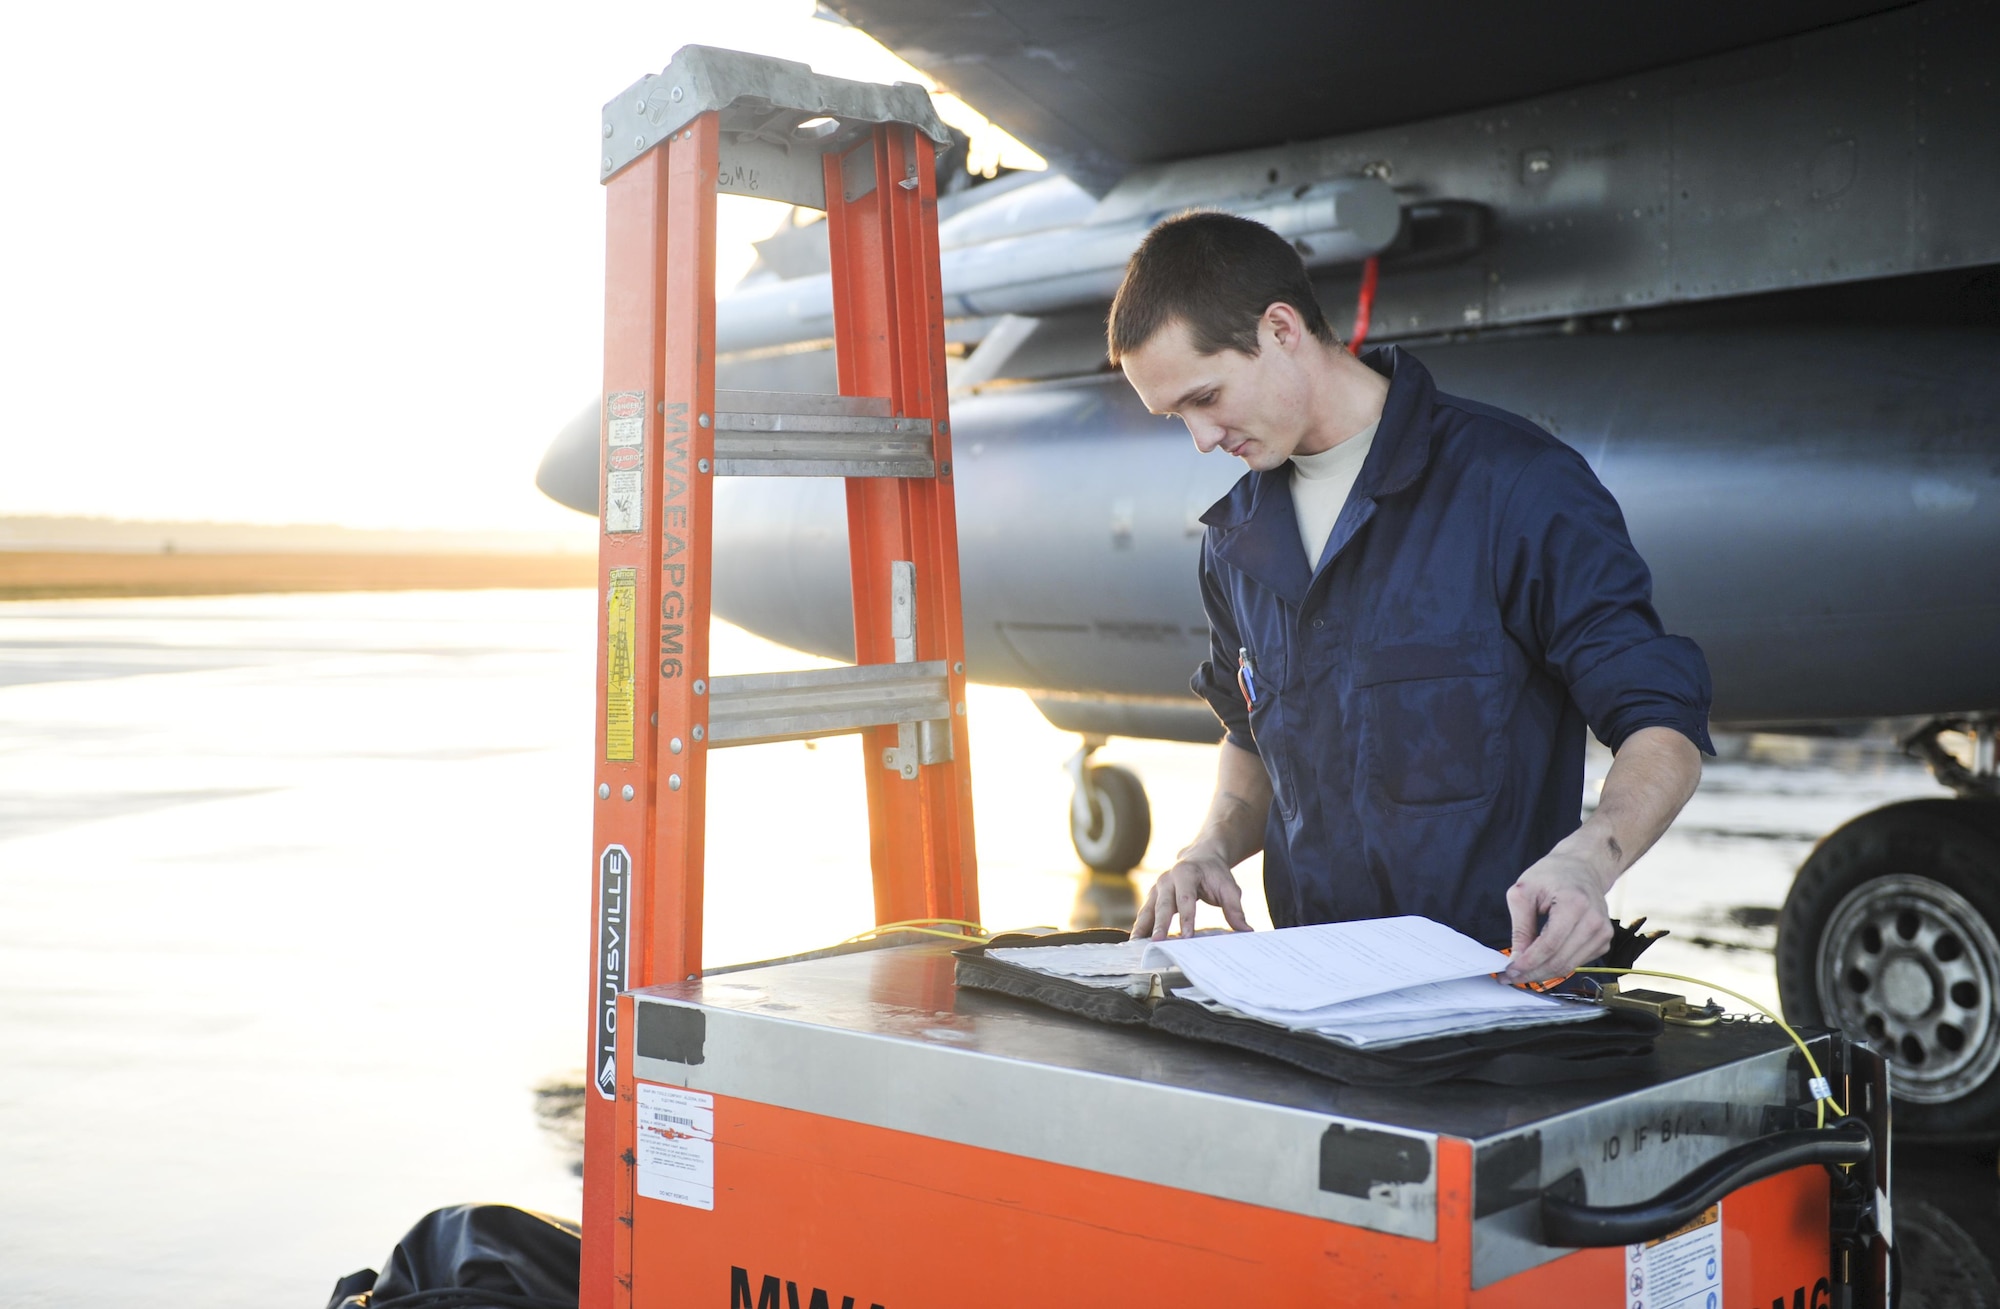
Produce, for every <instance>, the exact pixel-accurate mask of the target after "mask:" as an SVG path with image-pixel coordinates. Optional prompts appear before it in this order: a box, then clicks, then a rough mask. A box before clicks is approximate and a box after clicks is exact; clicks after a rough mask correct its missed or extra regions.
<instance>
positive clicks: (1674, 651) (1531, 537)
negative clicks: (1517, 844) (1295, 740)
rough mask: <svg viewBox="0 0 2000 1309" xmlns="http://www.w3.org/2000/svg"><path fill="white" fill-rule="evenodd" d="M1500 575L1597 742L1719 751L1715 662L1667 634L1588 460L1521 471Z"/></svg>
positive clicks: (1518, 627)
mask: <svg viewBox="0 0 2000 1309" xmlns="http://www.w3.org/2000/svg"><path fill="white" fill-rule="evenodd" d="M1494 569H1495V574H1496V576H1495V578H1494V585H1495V590H1496V593H1497V595H1498V597H1499V601H1500V606H1501V612H1502V614H1503V615H1504V621H1505V622H1506V625H1507V630H1508V632H1509V633H1510V634H1511V635H1512V636H1513V638H1514V639H1515V640H1516V641H1517V642H1519V643H1520V645H1521V647H1522V648H1523V649H1524V650H1526V651H1527V652H1528V653H1529V655H1530V657H1533V658H1538V659H1540V660H1541V662H1542V666H1543V667H1544V668H1545V669H1546V670H1547V671H1548V673H1549V674H1550V675H1551V676H1553V677H1555V678H1557V679H1558V680H1560V681H1561V682H1562V683H1563V684H1564V685H1565V686H1567V687H1568V688H1569V693H1570V697H1571V698H1572V699H1574V700H1575V701H1576V704H1577V707H1578V708H1579V709H1581V710H1582V711H1583V715H1584V718H1585V719H1586V720H1587V721H1588V722H1589V723H1590V730H1591V731H1592V732H1593V733H1594V734H1595V735H1596V736H1597V739H1598V740H1600V741H1602V742H1603V743H1604V744H1605V745H1607V746H1609V747H1611V749H1612V750H1613V751H1616V750H1617V749H1618V748H1619V747H1620V746H1622V745H1624V743H1625V741H1626V738H1628V737H1630V736H1631V735H1632V734H1633V733H1634V732H1636V731H1638V730H1639V729H1640V728H1642V727H1671V728H1672V729H1674V730H1675V731H1677V732H1679V733H1680V734H1681V735H1682V736H1685V737H1687V739H1688V740H1690V741H1692V742H1694V744H1695V745H1696V746H1697V747H1698V748H1699V749H1700V750H1701V751H1702V752H1703V753H1705V754H1711V755H1712V754H1714V753H1715V747H1714V745H1713V743H1711V742H1710V740H1709V737H1708V711H1709V703H1710V700H1711V687H1710V682H1709V675H1708V660H1707V659H1706V658H1704V657H1703V655H1702V652H1701V647H1700V646H1698V645H1696V644H1695V643H1694V642H1693V641H1690V640H1688V639H1687V638H1686V637H1680V636H1669V635H1668V634H1667V633H1666V630H1665V629H1664V628H1663V627H1662V626H1661V623H1660V616H1659V614H1658V613H1656V612H1655V611H1654V609H1653V579H1652V574H1651V573H1650V572H1649V571H1648V570H1647V568H1646V562H1645V560H1643V559H1641V558H1640V557H1639V552H1638V551H1637V550H1636V549H1634V548H1633V546H1632V539H1631V537H1630V536H1629V535H1628V534H1627V532H1626V530H1625V516H1624V514H1622V513H1621V512H1620V511H1619V508H1618V502H1617V501H1616V500H1614V499H1612V497H1611V493H1610V492H1609V491H1607V490H1606V489H1605V488H1604V484H1603V483H1602V482H1599V481H1598V480H1597V475H1596V474H1595V473H1593V472H1592V471H1591V469H1590V465H1589V464H1587V463H1585V462H1584V460H1583V457H1582V456H1581V455H1579V454H1577V453H1576V452H1575V451H1573V450H1570V449H1568V448H1567V447H1552V448H1550V449H1548V450H1545V451H1543V452H1542V453H1541V454H1539V455H1536V456H1535V457H1534V458H1532V459H1530V460H1529V461H1528V463H1527V464H1526V465H1525V466H1524V467H1523V469H1522V470H1521V473H1520V475H1519V477H1518V478H1516V480H1515V482H1514V485H1513V487H1512V489H1511V490H1510V491H1509V493H1508V494H1507V497H1506V500H1505V503H1504V506H1503V508H1502V510H1501V513H1500V517H1499V524H1498V539H1497V541H1496V543H1495V552H1494ZM1210 621H1211V623H1212V622H1213V621H1214V620H1213V616H1212V615H1211V618H1210Z"/></svg>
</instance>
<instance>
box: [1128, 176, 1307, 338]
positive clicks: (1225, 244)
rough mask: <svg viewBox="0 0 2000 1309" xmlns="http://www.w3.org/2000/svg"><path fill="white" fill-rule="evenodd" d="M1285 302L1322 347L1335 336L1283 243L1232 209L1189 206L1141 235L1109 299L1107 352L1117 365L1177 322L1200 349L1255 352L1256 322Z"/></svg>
mask: <svg viewBox="0 0 2000 1309" xmlns="http://www.w3.org/2000/svg"><path fill="white" fill-rule="evenodd" d="M1279 303H1283V304H1288V305H1290V306H1291V307H1292V308H1294V309H1296V310H1298V311H1299V317H1301V318H1303V319H1305V323H1306V330H1307V331H1309V332H1311V333H1312V334H1313V335H1314V336H1315V337H1317V338H1319V339H1320V340H1321V341H1323V342H1325V343H1326V344H1328V345H1333V344H1336V343H1337V342H1338V341H1339V338H1338V337H1336V336H1335V335H1334V332H1333V328H1332V327H1331V326H1330V325H1329V324H1328V323H1327V321H1326V315H1325V314H1324V313H1322V312H1320V307H1319V300H1318V299H1317V298H1315V297H1314V295H1313V289H1312V282H1311V281H1310V280H1309V279H1308V278H1307V277H1306V265H1305V261H1304V260H1303V259H1300V258H1299V252H1298V251H1296V250H1294V249H1293V248H1292V245H1291V243H1290V242H1289V241H1287V240H1285V238H1284V237H1282V236H1279V235H1278V234H1277V233H1276V232H1274V231H1272V230H1271V229H1270V228H1268V227H1266V226H1264V225H1263V224H1262V223H1258V222H1253V221H1251V220H1250V219H1248V218H1239V217H1237V216H1236V215H1235V214H1223V213H1216V212H1213V211H1210V210H1191V211H1189V212H1187V213H1184V214H1177V215H1175V216H1174V217H1172V218H1169V219H1168V220H1167V221H1166V222H1164V223H1161V224H1160V225H1159V226H1158V227H1156V228H1154V229H1153V230H1152V231H1151V232H1148V233H1147V234H1146V239H1145V240H1144V241H1141V242H1140V243H1139V248H1138V250H1137V251H1135V252H1134V253H1133V255H1132V260H1131V262H1130V263H1128V264H1126V265H1125V280H1124V281H1123V282H1121V283H1120V284H1119V286H1118V294H1117V296H1116V297H1115V298H1113V300H1112V301H1111V318H1110V321H1109V323H1108V324H1107V325H1106V332H1105V336H1106V350H1107V352H1108V353H1109V355H1110V356H1111V362H1112V363H1114V364H1116V363H1117V362H1118V360H1119V358H1120V357H1121V356H1123V355H1126V354H1128V353H1130V352H1131V351H1133V350H1137V349H1138V348H1139V347H1140V346H1142V345H1144V344H1146V342H1148V341H1150V340H1152V339H1153V336H1154V334H1155V333H1157V332H1159V331H1160V329H1162V328H1164V327H1165V326H1166V325H1167V324H1168V323H1171V322H1174V321H1176V320H1178V321H1180V322H1183V323H1186V324H1187V327H1188V334H1189V335H1190V336H1191V337H1193V338H1194V348H1195V349H1196V350H1199V351H1200V352H1201V353H1203V354H1205V355H1212V354H1220V353H1221V352H1222V351H1224V350H1234V351H1236V352H1237V353H1239V354H1246V355H1254V354H1256V353H1257V322H1258V320H1259V319H1261V318H1262V317H1263V316H1264V311H1265V310H1266V309H1268V308H1270V307H1271V306H1272V305H1274V304H1279Z"/></svg>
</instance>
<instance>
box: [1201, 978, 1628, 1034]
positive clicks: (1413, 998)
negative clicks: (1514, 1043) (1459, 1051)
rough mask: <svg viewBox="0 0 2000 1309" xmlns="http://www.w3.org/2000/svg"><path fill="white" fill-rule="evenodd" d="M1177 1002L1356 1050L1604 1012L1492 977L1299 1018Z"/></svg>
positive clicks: (1210, 1000) (1204, 1001)
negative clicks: (1218, 1011) (1308, 1034)
mask: <svg viewBox="0 0 2000 1309" xmlns="http://www.w3.org/2000/svg"><path fill="white" fill-rule="evenodd" d="M1174 994H1175V995H1176V996H1179V997H1180V998H1181V999H1183V1000H1192V1001H1194V1002H1195V1003H1197V1004H1201V1005H1205V1006H1207V1007H1208V1008H1211V1009H1218V1010H1222V1011H1224V1012H1228V1013H1235V1014H1241V1015H1243V1016H1245V1017H1248V1018H1257V1019H1261V1020H1263V1021H1265V1022H1268V1023H1276V1024H1277V1025H1279V1026H1281V1027H1289V1028H1291V1029H1292V1030H1294V1031H1300V1032H1312V1033H1314V1034H1315V1035H1318V1036H1326V1037H1331V1038H1333V1039H1334V1040H1336V1041H1344V1042H1346V1043H1347V1044H1349V1045H1357V1046H1390V1045H1402V1044H1405V1043H1407V1042H1410V1041H1428V1040H1432V1039H1434V1038H1436V1037H1440V1036H1458V1035H1461V1034H1463V1033H1466V1032H1497V1031H1505V1030H1507V1029H1509V1028H1514V1027H1541V1026H1543V1025H1545V1024H1549V1023H1574V1022H1582V1021H1584V1020H1585V1019H1590V1018H1595V1017H1597V1016H1598V1015H1599V1014H1600V1013H1602V1012H1603V1011H1602V1010H1601V1009H1599V1008H1598V1007H1596V1006H1594V1005H1586V1004H1580V1003H1578V1002H1576V1001H1573V1000H1555V999H1551V998H1549V997H1548V996H1545V995H1535V994H1533V993H1532V992H1528V991H1519V990H1516V989H1515V988H1513V987H1511V986H1508V985H1506V984H1505V983H1502V982H1498V981H1495V980H1494V979H1492V978H1490V977H1468V978H1463V979H1460V980H1458V981H1453V982H1432V983H1429V984H1427V985H1424V986H1413V987H1411V988H1410V989H1409V990H1407V991H1392V992H1390V993H1389V994H1387V995H1374V996H1366V997H1364V998H1362V999H1360V1000H1349V1001H1347V1002H1346V1003H1345V1004H1336V1005H1328V1006H1326V1007H1325V1008H1323V1009H1314V1010H1310V1011H1306V1012H1299V1013H1288V1012H1286V1011H1284V1010H1281V1009H1262V1010H1250V1009H1246V1008H1244V1007H1243V1006H1241V1005H1224V1004H1221V1003H1219V1002H1217V1001H1216V1000H1215V999H1214V997H1212V996H1210V995H1208V994H1206V993H1205V992H1203V991H1202V990H1201V988H1199V987H1194V986H1186V987H1180V988H1177V989H1176V990H1175V991H1174Z"/></svg>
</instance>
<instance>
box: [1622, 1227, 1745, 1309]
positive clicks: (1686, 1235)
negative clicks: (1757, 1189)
mask: <svg viewBox="0 0 2000 1309" xmlns="http://www.w3.org/2000/svg"><path fill="white" fill-rule="evenodd" d="M1625 1291H1626V1303H1627V1304H1628V1305H1630V1306H1631V1309H1721V1306H1722V1205H1721V1203H1720V1202H1717V1203H1715V1204H1712V1205H1710V1206H1709V1207H1708V1212H1707V1213H1705V1214H1703V1215H1702V1216H1701V1217H1699V1218H1697V1219H1695V1220H1694V1221H1693V1222H1691V1223H1689V1224H1688V1225H1687V1226H1686V1227H1683V1228H1681V1230H1679V1231H1678V1232H1672V1233H1669V1234H1668V1235H1666V1236H1663V1237H1661V1238H1659V1239H1658V1240H1656V1241H1647V1242H1645V1243H1644V1244H1643V1245H1628V1246H1626V1247H1625Z"/></svg>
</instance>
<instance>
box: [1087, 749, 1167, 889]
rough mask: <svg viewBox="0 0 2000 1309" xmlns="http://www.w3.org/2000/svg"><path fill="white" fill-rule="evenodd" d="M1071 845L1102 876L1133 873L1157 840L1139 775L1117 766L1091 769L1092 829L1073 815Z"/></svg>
mask: <svg viewBox="0 0 2000 1309" xmlns="http://www.w3.org/2000/svg"><path fill="white" fill-rule="evenodd" d="M1069 839H1070V844H1071V845H1073V846H1075V847H1076V857H1077V858H1079V859H1081V860H1083V863H1084V866H1085V867H1086V868H1092V869H1095V870H1096V871H1098V872H1100V873H1129V872H1131V871H1132V870H1133V869H1134V868H1137V867H1138V866H1139V861H1140V860H1141V859H1144V858H1145V857H1146V846H1147V845H1148V844H1149V843H1150V842H1151V841H1152V839H1153V807H1152V806H1151V805H1150V804H1148V803H1147V802H1146V787H1145V784H1144V783H1142V782H1141V781H1140V780H1139V775H1138V774H1137V773H1135V772H1133V771H1132V770H1131V769H1129V768H1120V767H1119V766H1118V765H1117V764H1099V765H1097V766H1096V767H1094V768H1092V769H1091V770H1090V826H1089V828H1088V829H1085V828H1082V827H1081V826H1079V825H1078V823H1077V821H1076V815H1075V813H1074V812H1072V813H1071V815H1070V824H1069Z"/></svg>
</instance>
